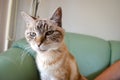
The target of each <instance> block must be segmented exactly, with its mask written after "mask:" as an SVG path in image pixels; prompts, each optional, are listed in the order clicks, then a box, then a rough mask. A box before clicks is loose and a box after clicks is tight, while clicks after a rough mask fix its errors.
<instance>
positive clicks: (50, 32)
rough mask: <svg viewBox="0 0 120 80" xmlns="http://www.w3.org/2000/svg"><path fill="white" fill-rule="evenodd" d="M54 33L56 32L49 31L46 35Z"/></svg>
mask: <svg viewBox="0 0 120 80" xmlns="http://www.w3.org/2000/svg"><path fill="white" fill-rule="evenodd" d="M53 33H54V31H52V30H51V31H48V32H47V33H46V35H51V34H53Z"/></svg>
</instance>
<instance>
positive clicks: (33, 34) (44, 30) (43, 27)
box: [22, 8, 64, 52]
mask: <svg viewBox="0 0 120 80" xmlns="http://www.w3.org/2000/svg"><path fill="white" fill-rule="evenodd" d="M22 16H23V18H24V20H25V22H26V26H27V28H26V31H25V38H26V39H27V41H28V42H29V44H30V45H31V47H32V48H33V49H34V50H35V51H38V52H39V51H48V50H55V49H58V48H59V46H60V45H61V43H62V42H63V39H64V30H63V29H62V27H61V18H62V11H61V8H58V9H57V10H56V11H55V13H54V14H53V16H52V17H51V18H50V19H46V20H45V19H44V20H43V19H40V18H33V17H31V16H29V15H28V14H26V13H25V12H22Z"/></svg>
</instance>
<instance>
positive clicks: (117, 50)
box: [110, 41, 120, 64]
mask: <svg viewBox="0 0 120 80" xmlns="http://www.w3.org/2000/svg"><path fill="white" fill-rule="evenodd" d="M110 46H111V64H113V63H114V62H116V61H118V60H120V41H110Z"/></svg>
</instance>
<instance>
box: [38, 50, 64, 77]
mask: <svg viewBox="0 0 120 80" xmlns="http://www.w3.org/2000/svg"><path fill="white" fill-rule="evenodd" d="M64 60H65V54H64V53H63V54H61V53H59V52H57V51H55V52H54V51H51V52H44V53H37V55H36V64H37V67H38V70H39V71H40V73H41V76H42V77H44V76H46V77H47V76H48V77H51V76H54V72H55V71H57V70H58V69H59V68H60V67H61V66H62V65H63V64H64Z"/></svg>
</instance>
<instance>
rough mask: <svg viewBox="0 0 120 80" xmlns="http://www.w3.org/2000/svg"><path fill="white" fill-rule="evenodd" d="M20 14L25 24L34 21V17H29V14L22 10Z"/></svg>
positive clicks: (31, 23)
mask: <svg viewBox="0 0 120 80" xmlns="http://www.w3.org/2000/svg"><path fill="white" fill-rule="evenodd" d="M21 15H22V17H23V19H24V21H25V23H26V25H27V26H29V25H33V24H34V23H35V19H34V18H33V17H31V16H30V15H28V14H27V13H25V12H23V11H22V12H21Z"/></svg>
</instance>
